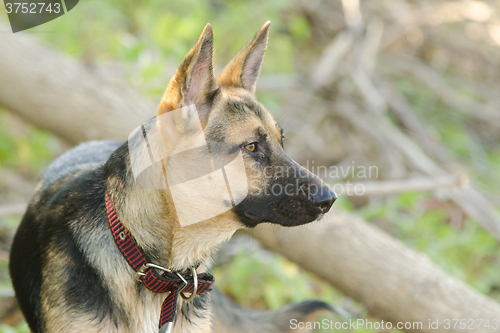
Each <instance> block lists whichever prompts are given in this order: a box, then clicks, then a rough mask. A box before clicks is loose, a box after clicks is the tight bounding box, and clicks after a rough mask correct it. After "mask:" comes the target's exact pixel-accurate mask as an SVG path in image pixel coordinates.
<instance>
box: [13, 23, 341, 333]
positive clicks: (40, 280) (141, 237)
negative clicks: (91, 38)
mask: <svg viewBox="0 0 500 333" xmlns="http://www.w3.org/2000/svg"><path fill="white" fill-rule="evenodd" d="M268 31H269V23H266V24H265V25H264V26H263V27H262V29H261V30H260V31H259V32H258V33H257V35H256V36H255V37H254V38H253V39H252V40H251V41H250V42H249V43H248V44H247V45H246V46H245V47H244V48H243V49H242V50H241V51H240V52H239V53H238V54H237V56H236V57H235V58H234V59H233V60H232V61H231V62H230V63H229V64H228V65H227V67H226V68H225V69H224V70H223V71H222V73H221V74H220V75H219V76H218V77H217V79H216V78H215V76H214V66H213V45H212V41H213V33H212V28H211V26H210V25H207V26H206V27H205V29H204V31H203V33H202V35H201V37H200V39H199V41H198V43H197V44H196V45H195V46H194V47H193V49H192V50H191V51H190V52H189V53H188V55H187V56H186V57H185V59H184V60H183V62H182V63H181V65H180V66H179V68H178V70H177V72H176V74H175V76H174V77H173V78H172V80H171V81H170V83H169V85H168V87H167V89H166V92H165V94H164V96H163V98H162V100H161V102H160V105H159V107H158V114H159V115H161V114H163V113H165V112H169V111H172V110H175V109H177V108H180V107H182V106H186V105H189V104H195V105H196V107H197V110H198V112H199V116H200V119H201V122H202V125H203V127H204V133H205V135H206V137H207V141H223V142H230V143H233V144H234V145H237V146H238V147H240V149H241V150H242V152H243V156H244V160H245V165H246V169H247V175H248V182H249V187H250V193H249V195H248V196H247V198H246V199H245V200H244V201H243V202H241V204H239V205H238V206H237V207H236V208H234V209H231V210H229V211H227V212H226V213H224V214H221V215H219V216H216V217H215V218H211V219H209V220H206V221H203V222H199V223H196V224H192V225H189V226H185V227H181V226H180V225H179V222H178V221H177V220H176V215H175V213H174V211H175V210H174V207H173V203H172V199H171V197H170V195H169V191H168V189H167V190H148V189H144V188H141V187H139V186H136V184H135V182H134V177H133V175H132V172H131V165H130V158H129V152H128V147H127V142H125V143H123V142H117V141H100V142H89V143H85V144H82V145H80V146H78V147H76V148H74V149H72V150H71V151H69V152H67V153H66V154H64V155H63V156H61V157H60V158H58V159H57V160H56V161H55V162H54V163H53V164H52V165H51V166H50V167H49V168H48V170H47V171H46V173H45V175H44V176H43V177H42V179H41V181H40V183H39V184H38V186H37V188H36V191H35V194H34V196H33V198H32V200H31V203H30V204H29V207H28V210H27V212H26V214H25V215H24V218H23V220H22V222H21V225H20V227H19V230H18V232H17V234H16V236H15V239H14V243H13V245H12V252H11V258H10V273H11V276H12V280H13V284H14V288H15V291H16V296H17V299H18V301H19V304H20V306H21V309H22V311H23V313H24V315H25V317H26V319H27V321H28V324H29V326H30V328H31V330H32V331H33V332H34V333H56V332H61V333H67V332H72V333H78V332H82V333H94V332H106V333H112V332H119V333H153V332H158V328H157V325H158V319H159V315H160V307H161V303H162V301H163V299H164V297H165V295H163V294H158V293H154V292H151V291H149V290H148V289H146V288H145V287H144V286H143V285H142V284H140V283H138V282H136V281H135V280H134V279H133V276H134V272H133V271H132V269H131V268H130V267H129V265H128V264H127V262H126V261H125V259H124V258H123V256H122V254H121V253H120V252H119V250H118V248H117V246H116V244H115V242H114V239H113V237H112V234H111V232H110V228H109V225H108V220H107V215H106V208H105V191H107V192H108V193H109V195H110V197H111V201H112V202H113V203H114V206H115V209H116V212H117V215H118V216H119V218H120V219H121V221H122V223H123V224H124V225H125V226H126V227H127V228H128V229H129V230H130V232H131V234H132V235H133V236H134V237H135V239H136V241H137V243H138V244H139V246H140V247H141V248H142V249H143V251H144V252H145V254H146V256H147V257H148V259H149V260H150V261H151V262H154V263H156V264H158V265H162V266H165V267H169V268H171V269H174V270H184V269H187V268H188V267H190V266H192V265H194V264H196V263H198V262H201V265H200V267H199V268H198V271H199V272H203V271H208V270H209V269H210V255H211V254H212V253H213V251H214V250H215V249H216V247H217V245H218V244H220V243H221V242H223V241H225V240H227V239H228V238H229V237H231V235H232V234H233V233H234V232H235V231H236V230H237V229H240V228H251V227H254V226H256V225H257V224H259V223H261V222H271V223H276V224H281V225H285V226H294V225H300V224H305V223H308V222H310V221H313V220H316V219H318V218H319V217H321V216H322V215H323V214H324V213H326V212H327V211H328V210H329V208H330V206H331V204H332V203H333V201H334V200H335V194H334V193H333V192H332V191H331V190H330V189H328V188H327V187H326V185H324V184H323V183H322V182H321V180H319V179H318V178H317V177H315V176H313V175H311V174H310V173H309V172H307V171H306V170H305V169H303V168H301V167H300V166H299V165H297V164H296V163H295V162H294V161H293V160H292V159H290V158H289V157H288V156H287V154H286V153H285V151H284V149H283V145H282V131H281V129H280V128H279V126H278V125H277V124H276V122H275V121H274V119H273V118H272V117H271V115H270V114H269V113H268V111H266V109H265V108H264V107H263V106H262V105H261V104H260V103H259V102H258V101H257V100H256V99H255V95H254V91H255V82H256V80H257V76H258V74H259V71H260V67H261V64H262V61H263V58H264V52H265V50H266V46H267V39H268ZM158 119H161V118H160V117H159V118H158ZM159 121H160V120H159ZM138 125H139V124H138ZM158 126H163V127H168V126H170V124H161V123H159V124H158ZM169 135H172V134H171V133H170V132H168V131H167V132H166V133H164V134H163V137H162V139H163V140H166V142H165V146H166V147H167V148H166V149H168V147H170V146H171V145H175V144H176V141H175V137H169ZM249 144H255V145H256V148H255V150H254V151H253V152H252V151H250V150H249V149H248V147H249V146H248V145H249ZM264 167H268V168H269V169H270V170H276V169H277V168H279V167H287V168H288V169H290V170H293V171H294V173H292V175H286V176H282V177H262V176H261V175H260V176H259V173H258V172H257V171H258V170H259V169H262V168H264ZM256 170H257V171H256ZM273 184H281V185H287V184H290V185H291V187H290V188H292V187H298V188H297V189H301V190H302V191H298V192H297V194H296V195H292V196H284V195H280V196H276V195H269V194H266V195H264V194H262V191H258V190H259V189H260V190H262V189H264V188H266V187H269V186H271V185H273ZM310 189H315V190H318V189H319V190H320V191H316V192H317V194H314V195H310V194H307V193H309V192H308V191H304V190H310ZM193 204H194V207H196V203H193ZM201 209H202V208H201ZM263 283H265V281H263ZM211 298H212V299H211ZM214 307H216V309H214ZM325 307H327V306H326V304H324V303H321V302H305V303H301V304H298V305H295V306H290V307H288V308H285V309H283V310H278V311H276V312H272V313H268V314H266V313H264V312H245V311H244V310H243V309H241V308H237V307H235V306H234V305H232V304H231V303H229V301H228V300H226V299H225V298H224V297H223V296H222V295H221V294H219V293H218V292H217V291H214V292H212V293H206V294H204V295H198V296H196V297H195V299H194V301H192V302H191V303H186V302H184V301H183V300H180V303H179V310H178V312H177V315H176V320H175V326H174V332H200V333H201V332H211V331H212V329H213V327H212V326H213V321H215V322H217V325H215V330H216V331H218V332H261V333H264V332H284V331H286V330H287V327H286V323H287V320H289V319H290V318H291V317H292V316H293V317H294V318H300V317H303V316H304V315H307V314H308V313H310V312H312V311H315V310H317V309H319V308H325ZM213 315H216V316H217V318H216V320H214V319H213Z"/></svg>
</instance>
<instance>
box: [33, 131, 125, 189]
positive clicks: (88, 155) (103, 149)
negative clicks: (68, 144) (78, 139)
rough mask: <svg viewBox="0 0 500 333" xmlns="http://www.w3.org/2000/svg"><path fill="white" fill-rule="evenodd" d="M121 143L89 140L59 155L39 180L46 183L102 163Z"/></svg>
mask: <svg viewBox="0 0 500 333" xmlns="http://www.w3.org/2000/svg"><path fill="white" fill-rule="evenodd" d="M122 144H123V141H118V140H103V141H89V142H85V143H82V144H80V145H78V146H76V147H75V148H73V149H70V150H69V151H67V152H66V153H64V154H63V155H61V156H59V157H58V158H57V159H56V160H55V161H54V162H52V164H50V166H49V167H48V168H47V170H46V171H45V173H44V175H43V176H42V179H41V181H42V182H43V183H45V184H46V185H48V184H52V183H54V182H57V181H58V180H59V179H61V178H64V177H65V176H67V175H69V174H72V173H76V172H79V171H81V170H82V169H88V168H93V167H96V166H100V165H103V164H104V163H106V161H107V160H108V158H109V156H110V155H111V154H112V153H113V152H114V151H115V150H116V149H118V147H120V146H121V145H122Z"/></svg>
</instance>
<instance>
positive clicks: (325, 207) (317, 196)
mask: <svg viewBox="0 0 500 333" xmlns="http://www.w3.org/2000/svg"><path fill="white" fill-rule="evenodd" d="M313 188H316V189H317V191H316V193H314V192H313V193H311V194H312V195H311V199H312V202H313V204H314V205H315V206H316V207H318V208H319V209H320V210H321V212H322V213H326V212H328V211H329V210H330V208H331V207H332V205H333V203H334V202H335V200H337V194H335V192H333V191H332V190H331V189H330V188H329V187H328V186H321V187H315V186H313Z"/></svg>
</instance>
